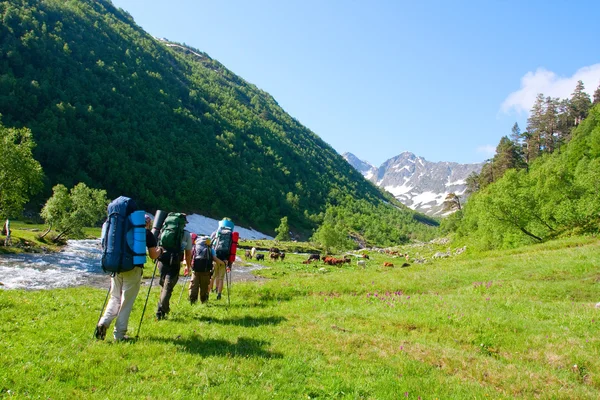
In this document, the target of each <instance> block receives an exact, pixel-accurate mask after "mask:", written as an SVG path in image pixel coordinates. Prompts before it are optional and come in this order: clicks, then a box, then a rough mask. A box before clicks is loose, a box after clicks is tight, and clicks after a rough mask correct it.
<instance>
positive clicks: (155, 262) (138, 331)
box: [135, 259, 158, 339]
mask: <svg viewBox="0 0 600 400" xmlns="http://www.w3.org/2000/svg"><path fill="white" fill-rule="evenodd" d="M157 261H158V259H155V260H154V271H153V272H152V279H150V287H149V288H148V294H147V295H146V302H145V303H144V310H143V311H142V317H141V318H140V325H139V326H138V330H137V334H136V335H135V338H136V339H137V338H139V337H140V329H142V321H143V320H144V314H145V313H146V306H147V305H148V297H150V290H151V289H152V282H154V275H156V267H157V266H158V262H157Z"/></svg>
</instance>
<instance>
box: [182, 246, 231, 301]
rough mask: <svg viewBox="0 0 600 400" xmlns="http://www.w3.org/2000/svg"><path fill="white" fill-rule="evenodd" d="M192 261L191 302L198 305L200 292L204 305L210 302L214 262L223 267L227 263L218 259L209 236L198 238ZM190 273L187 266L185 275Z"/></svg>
mask: <svg viewBox="0 0 600 400" xmlns="http://www.w3.org/2000/svg"><path fill="white" fill-rule="evenodd" d="M192 259H193V261H192V268H191V269H192V278H191V280H190V289H189V300H190V303H191V304H194V303H196V301H198V290H200V302H201V303H202V304H204V303H206V302H207V301H208V285H209V283H210V277H211V270H212V268H213V262H214V263H216V264H217V265H218V266H222V267H224V266H225V263H224V262H223V261H222V260H220V259H219V258H217V253H216V251H215V249H213V248H212V241H211V240H210V237H208V236H202V237H198V238H196V241H195V243H194V249H193V250H192ZM189 272H190V271H189V268H188V267H187V266H186V268H185V271H184V274H185V275H187V274H188V273H189Z"/></svg>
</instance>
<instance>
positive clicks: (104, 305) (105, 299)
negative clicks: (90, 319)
mask: <svg viewBox="0 0 600 400" xmlns="http://www.w3.org/2000/svg"><path fill="white" fill-rule="evenodd" d="M110 289H112V279H111V280H110V285H109V286H108V292H106V297H105V298H104V304H102V309H101V310H100V316H99V317H98V322H96V328H95V329H98V324H100V320H101V319H102V313H104V307H106V302H107V301H108V295H109V294H110ZM94 337H96V330H94Z"/></svg>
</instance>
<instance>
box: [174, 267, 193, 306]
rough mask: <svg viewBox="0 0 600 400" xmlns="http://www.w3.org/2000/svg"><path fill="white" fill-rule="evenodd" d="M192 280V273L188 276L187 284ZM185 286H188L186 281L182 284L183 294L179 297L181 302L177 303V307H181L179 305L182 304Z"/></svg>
mask: <svg viewBox="0 0 600 400" xmlns="http://www.w3.org/2000/svg"><path fill="white" fill-rule="evenodd" d="M191 280H192V274H191V273H190V274H189V275H188V280H187V282H189V281H191ZM185 284H186V282H185V281H183V283H182V284H181V294H180V295H179V301H177V307H179V303H181V298H182V297H183V292H184V291H185Z"/></svg>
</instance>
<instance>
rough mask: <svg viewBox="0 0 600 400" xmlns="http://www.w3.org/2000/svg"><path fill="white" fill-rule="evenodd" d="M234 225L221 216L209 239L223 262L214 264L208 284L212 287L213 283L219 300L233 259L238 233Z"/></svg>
mask: <svg viewBox="0 0 600 400" xmlns="http://www.w3.org/2000/svg"><path fill="white" fill-rule="evenodd" d="M234 228H235V225H234V223H233V221H231V219H229V218H223V219H222V220H221V221H219V225H218V228H217V230H216V231H215V232H213V233H212V234H211V237H210V238H211V241H212V243H214V249H215V253H216V256H217V258H218V259H220V260H223V262H224V264H222V265H220V264H217V265H215V268H214V274H213V278H212V281H211V284H210V287H211V289H212V287H213V284H215V286H216V290H217V300H221V293H222V292H223V281H224V279H225V277H226V274H227V273H229V272H231V267H232V265H233V261H235V252H236V249H237V242H238V238H239V233H238V232H234V231H233V229H234ZM228 293H229V292H228Z"/></svg>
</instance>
